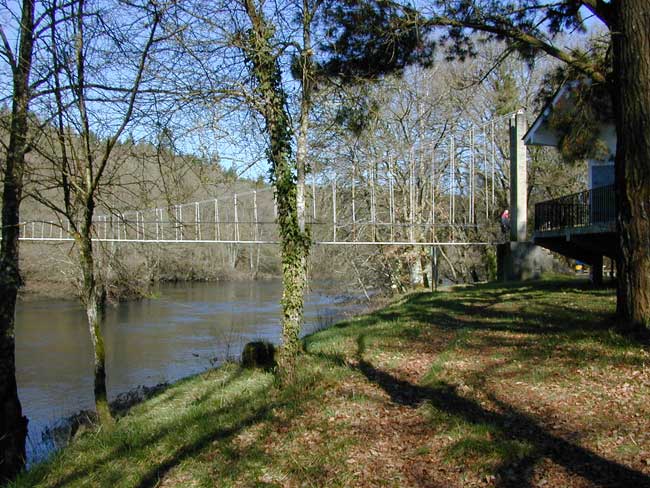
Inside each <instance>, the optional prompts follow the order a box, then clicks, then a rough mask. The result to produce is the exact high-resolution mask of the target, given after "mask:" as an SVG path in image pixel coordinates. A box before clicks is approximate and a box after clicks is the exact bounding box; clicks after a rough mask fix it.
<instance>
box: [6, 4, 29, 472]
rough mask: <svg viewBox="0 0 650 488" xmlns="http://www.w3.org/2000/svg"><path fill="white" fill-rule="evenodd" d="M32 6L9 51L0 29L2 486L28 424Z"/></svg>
mask: <svg viewBox="0 0 650 488" xmlns="http://www.w3.org/2000/svg"><path fill="white" fill-rule="evenodd" d="M34 11H35V2H34V1H33V0H24V1H23V2H22V6H21V13H20V24H19V25H17V26H16V31H17V32H18V34H19V39H20V41H19V45H18V50H17V52H16V53H14V51H13V50H12V47H11V44H10V42H9V39H8V38H7V32H6V31H5V28H4V27H3V26H0V37H1V39H2V47H0V56H1V57H2V58H4V59H5V60H6V61H7V62H8V64H9V67H10V71H11V83H12V85H13V91H12V96H11V102H12V109H11V116H10V130H9V143H8V145H7V147H6V151H7V152H6V158H5V160H4V168H3V169H4V171H3V176H4V188H3V193H2V242H1V244H0V482H3V481H5V480H9V479H11V478H13V477H14V476H15V475H16V474H17V473H18V472H19V471H20V470H21V469H22V468H23V466H24V463H25V439H26V437H27V419H26V418H25V417H24V416H23V414H22V408H21V404H20V400H19V399H18V391H17V387H16V361H15V339H14V313H15V306H16V295H17V293H18V288H19V287H20V285H21V279H20V273H19V269H18V263H19V247H18V237H19V228H18V223H19V221H20V218H19V217H20V214H19V206H20V201H21V197H22V188H23V174H24V171H25V154H26V153H27V151H28V149H29V148H28V129H29V102H30V97H31V87H30V73H31V65H32V56H33V48H34V28H35V22H34Z"/></svg>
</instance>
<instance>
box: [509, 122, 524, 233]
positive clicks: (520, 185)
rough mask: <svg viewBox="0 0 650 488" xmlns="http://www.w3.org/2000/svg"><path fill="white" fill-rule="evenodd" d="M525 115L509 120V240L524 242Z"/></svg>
mask: <svg viewBox="0 0 650 488" xmlns="http://www.w3.org/2000/svg"><path fill="white" fill-rule="evenodd" d="M526 127H527V124H526V115H525V114H524V112H523V111H519V112H517V113H516V114H515V115H513V116H512V117H511V118H510V240H511V241H512V242H524V241H525V240H526V225H527V220H528V173H527V168H526V166H527V165H526V145H525V144H524V135H525V134H526Z"/></svg>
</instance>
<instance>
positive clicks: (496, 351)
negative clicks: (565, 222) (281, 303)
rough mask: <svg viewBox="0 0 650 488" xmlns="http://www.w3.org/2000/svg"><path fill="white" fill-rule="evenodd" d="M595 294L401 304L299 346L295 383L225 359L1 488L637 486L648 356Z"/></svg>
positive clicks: (519, 293)
mask: <svg viewBox="0 0 650 488" xmlns="http://www.w3.org/2000/svg"><path fill="white" fill-rule="evenodd" d="M614 307H615V297H614V292H613V290H602V289H601V290H594V289H591V288H590V287H589V286H588V285H587V284H582V283H578V282H571V281H554V282H537V283H526V284H521V285H482V286H476V287H467V288H460V289H456V290H452V291H449V292H443V293H439V294H436V295H432V294H429V293H419V294H414V295H410V296H408V297H406V298H404V299H402V300H401V301H399V302H396V303H394V304H392V305H390V306H388V307H386V308H384V309H382V310H379V311H377V312H374V313H372V314H369V315H365V316H361V317H357V318H354V319H352V320H350V321H347V322H344V323H340V324H337V325H335V326H333V327H331V328H329V329H327V330H324V331H321V332H318V333H316V334H314V335H311V336H309V337H307V338H306V339H305V353H304V356H303V358H302V360H301V361H300V365H301V366H300V369H299V373H298V375H297V378H296V381H295V383H293V384H292V385H291V386H289V387H284V388H280V386H279V384H278V383H276V381H275V378H274V376H273V374H272V373H271V372H267V371H264V370H259V369H258V370H255V369H242V368H241V367H239V366H238V365H235V364H228V365H226V366H224V367H221V368H219V369H217V370H212V371H209V372H207V373H205V374H202V375H199V376H196V377H193V378H190V379H187V380H184V381H181V382H180V383H178V384H176V385H173V386H171V387H169V388H168V389H166V390H164V391H163V392H161V393H160V394H158V395H157V396H155V397H153V398H151V399H149V400H147V401H145V402H143V403H142V404H139V405H137V406H135V407H134V408H133V409H132V410H131V411H130V412H129V413H128V414H127V415H126V416H124V417H123V418H121V419H120V420H119V422H118V423H117V424H116V426H115V427H114V428H113V429H111V430H103V431H92V430H86V431H83V432H81V433H80V434H78V435H77V436H76V438H75V440H74V441H73V442H72V443H71V444H70V445H69V446H68V447H67V448H65V449H63V450H61V451H60V452H58V453H56V454H55V455H53V457H52V458H51V459H50V460H49V461H47V462H45V463H42V464H39V465H36V466H35V467H34V468H33V469H32V470H30V471H29V472H28V473H26V474H24V475H22V476H21V477H20V478H19V479H18V480H17V481H16V482H15V483H14V484H12V485H10V486H15V487H27V486H44V487H54V486H57V487H61V486H81V485H83V486H116V487H117V486H120V487H121V486H124V487H153V486H159V487H170V486H183V487H190V486H287V487H293V486H328V487H329V486H395V487H397V486H400V487H403V486H446V487H447V486H448V487H465V486H513V487H514V486H553V487H555V486H576V487H578V486H579V487H585V486H621V487H629V486H638V487H641V486H650V402H648V398H650V348H648V346H646V345H643V344H642V343H639V342H637V341H635V340H633V339H629V338H626V337H623V336H621V335H619V334H618V333H616V332H615V331H614V330H615V325H616V324H615V322H614V319H613V313H614Z"/></svg>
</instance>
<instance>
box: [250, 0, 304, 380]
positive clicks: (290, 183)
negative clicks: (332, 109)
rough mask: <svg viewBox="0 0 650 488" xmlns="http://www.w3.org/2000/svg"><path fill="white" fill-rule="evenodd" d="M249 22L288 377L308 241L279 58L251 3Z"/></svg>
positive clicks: (282, 357)
mask: <svg viewBox="0 0 650 488" xmlns="http://www.w3.org/2000/svg"><path fill="white" fill-rule="evenodd" d="M244 7H245V10H246V14H247V15H248V17H249V19H250V21H251V28H250V30H249V31H248V32H247V37H246V38H245V39H241V42H242V45H241V49H242V50H243V52H244V54H245V56H246V58H247V59H248V60H249V62H250V63H251V65H252V71H253V75H254V77H255V80H256V82H257V87H256V88H257V93H258V96H259V98H260V107H261V108H260V111H261V113H262V116H263V117H264V120H265V130H266V133H267V134H268V137H269V149H268V158H269V161H270V163H271V176H272V179H273V184H274V186H275V194H276V200H277V206H278V225H279V228H280V241H281V244H280V245H281V251H282V285H283V291H282V340H283V345H282V348H281V350H280V352H279V358H278V366H279V368H280V372H281V374H282V375H283V376H284V377H286V378H291V376H292V374H293V370H294V366H295V359H296V357H297V355H298V353H299V352H300V348H301V342H300V330H301V327H302V318H303V304H304V291H305V286H306V282H307V275H306V260H307V256H308V253H309V243H310V241H309V236H308V235H307V233H306V232H305V231H303V230H302V229H301V226H300V222H299V218H298V204H297V200H298V199H297V182H296V167H295V162H294V160H293V157H292V150H291V140H292V130H291V122H290V119H289V115H288V113H287V110H286V100H287V96H286V93H285V90H284V88H283V86H282V74H281V71H280V66H279V63H278V55H279V54H278V53H277V52H276V50H275V47H274V43H273V33H274V29H273V26H272V25H270V24H269V23H268V21H267V20H266V18H265V17H264V14H263V12H262V9H261V7H258V6H257V5H255V3H254V0H244Z"/></svg>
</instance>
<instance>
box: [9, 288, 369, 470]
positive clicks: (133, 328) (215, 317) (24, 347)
mask: <svg viewBox="0 0 650 488" xmlns="http://www.w3.org/2000/svg"><path fill="white" fill-rule="evenodd" d="M281 293H282V287H281V283H280V282H279V281H252V282H223V283H193V284H187V283H183V284H182V285H164V286H162V287H161V288H160V295H159V297H158V298H155V299H146V300H140V301H131V302H125V303H120V304H119V305H117V306H115V307H109V308H108V312H107V317H106V323H105V327H104V338H105V344H106V354H107V356H106V360H107V365H106V366H107V378H108V395H109V401H110V400H112V399H114V398H115V397H116V396H117V395H118V394H119V393H123V392H126V391H129V390H132V389H134V388H136V387H137V386H139V385H145V386H152V385H156V384H158V383H161V382H172V381H175V380H178V379H180V378H183V377H186V376H190V375H192V374H196V373H199V372H201V371H204V370H206V369H208V368H210V367H213V366H216V365H218V364H220V363H223V362H224V361H225V360H227V359H229V358H233V359H237V358H238V357H239V354H240V353H241V349H242V347H243V345H244V344H245V343H246V342H249V341H252V340H256V339H265V340H269V341H271V342H274V343H278V342H279V339H280V305H279V300H280V296H281ZM359 308H360V307H359V305H355V304H353V303H351V302H350V301H345V300H344V298H343V297H339V296H336V294H335V292H334V291H333V288H332V287H328V286H326V285H325V284H316V285H312V290H311V291H310V292H309V293H308V295H307V298H306V304H305V330H304V333H309V332H311V331H313V330H315V329H317V328H321V327H324V326H327V325H330V324H331V323H333V322H334V321H337V320H339V319H342V318H344V317H345V316H346V315H350V314H352V313H353V312H354V311H355V310H356V311H358V309H359ZM16 369H17V373H16V374H17V380H18V392H19V396H20V400H21V403H22V405H23V410H24V414H25V415H26V416H27V417H28V419H29V439H28V456H29V457H30V458H31V459H32V460H34V459H35V458H40V457H42V456H43V455H44V454H46V453H47V450H48V447H47V446H46V445H44V443H43V441H42V432H43V430H44V429H45V428H46V427H47V426H50V425H52V424H54V423H55V422H56V421H57V420H58V419H61V418H63V417H67V416H69V415H71V414H73V413H76V412H78V411H80V410H83V409H93V408H94V400H93V393H92V392H93V376H92V371H93V366H92V348H91V343H90V337H89V334H88V329H87V324H86V319H85V313H84V311H83V309H82V308H81V305H80V304H79V302H78V301H75V300H41V301H31V302H24V303H20V304H19V305H18V307H17V310H16Z"/></svg>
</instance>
